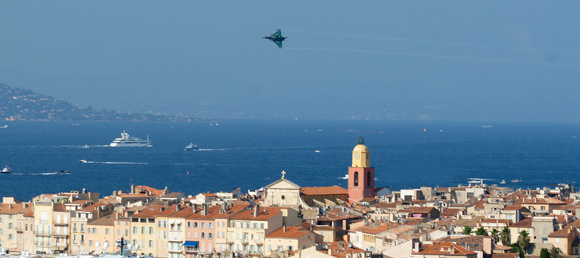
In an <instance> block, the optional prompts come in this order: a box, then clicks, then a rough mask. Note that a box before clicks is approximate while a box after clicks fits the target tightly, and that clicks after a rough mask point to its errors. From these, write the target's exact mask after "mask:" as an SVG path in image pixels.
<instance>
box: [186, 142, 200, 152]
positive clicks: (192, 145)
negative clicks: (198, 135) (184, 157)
mask: <svg viewBox="0 0 580 258" xmlns="http://www.w3.org/2000/svg"><path fill="white" fill-rule="evenodd" d="M193 150H199V147H198V146H197V145H195V144H193V142H192V143H190V144H189V145H187V146H185V151H193Z"/></svg>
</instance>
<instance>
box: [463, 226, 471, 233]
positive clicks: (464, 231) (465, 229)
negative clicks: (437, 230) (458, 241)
mask: <svg viewBox="0 0 580 258" xmlns="http://www.w3.org/2000/svg"><path fill="white" fill-rule="evenodd" d="M463 234H465V235H469V234H471V227H470V226H465V227H463Z"/></svg>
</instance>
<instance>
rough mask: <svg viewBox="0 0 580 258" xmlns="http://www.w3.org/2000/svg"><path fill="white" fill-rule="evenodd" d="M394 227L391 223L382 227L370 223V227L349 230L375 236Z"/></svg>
mask: <svg viewBox="0 0 580 258" xmlns="http://www.w3.org/2000/svg"><path fill="white" fill-rule="evenodd" d="M394 226H396V224H395V225H394V224H391V223H385V224H382V225H375V224H373V223H371V224H370V225H366V226H362V227H358V228H354V229H351V230H350V231H352V232H356V231H360V232H363V233H367V234H372V235H376V234H379V233H382V232H385V231H387V230H389V229H391V228H393V227H394Z"/></svg>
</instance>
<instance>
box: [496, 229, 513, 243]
mask: <svg viewBox="0 0 580 258" xmlns="http://www.w3.org/2000/svg"><path fill="white" fill-rule="evenodd" d="M510 238H511V232H510V228H508V227H504V228H503V229H502V230H501V234H500V236H499V240H501V243H502V244H503V245H509V244H510V243H511V239H510Z"/></svg>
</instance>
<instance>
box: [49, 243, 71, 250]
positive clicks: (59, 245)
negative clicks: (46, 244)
mask: <svg viewBox="0 0 580 258" xmlns="http://www.w3.org/2000/svg"><path fill="white" fill-rule="evenodd" d="M67 246H68V245H67V244H66V243H63V242H59V243H52V244H51V245H50V248H51V249H59V250H62V249H64V248H66V247H67Z"/></svg>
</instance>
